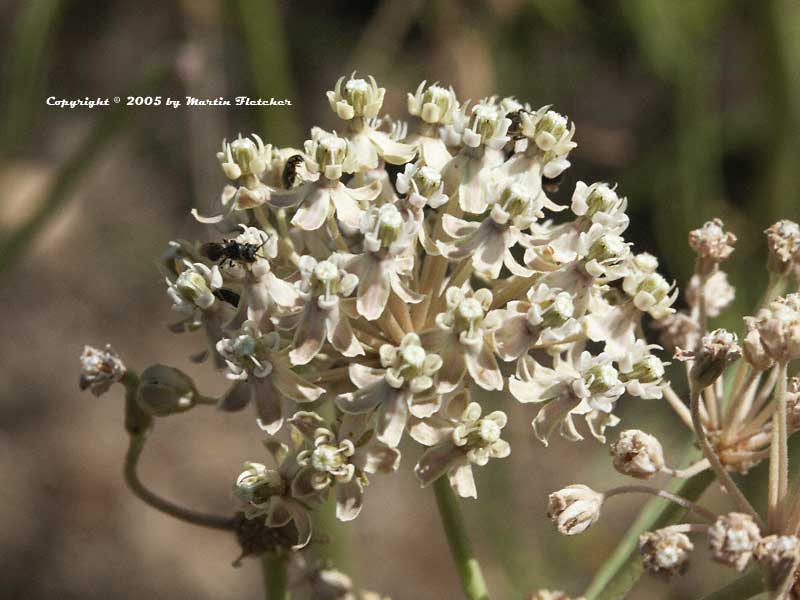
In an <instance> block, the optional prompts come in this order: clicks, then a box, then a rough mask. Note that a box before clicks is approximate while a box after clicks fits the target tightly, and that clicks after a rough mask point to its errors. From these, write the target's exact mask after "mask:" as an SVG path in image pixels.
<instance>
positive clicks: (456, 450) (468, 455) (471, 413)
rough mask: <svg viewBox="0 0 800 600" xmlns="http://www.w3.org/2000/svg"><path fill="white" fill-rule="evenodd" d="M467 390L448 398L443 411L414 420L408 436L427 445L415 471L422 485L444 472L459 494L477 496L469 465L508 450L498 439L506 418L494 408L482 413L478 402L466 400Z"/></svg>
mask: <svg viewBox="0 0 800 600" xmlns="http://www.w3.org/2000/svg"><path fill="white" fill-rule="evenodd" d="M468 400H469V395H468V394H467V393H463V394H460V395H458V396H456V398H454V399H453V400H451V401H450V402H449V403H448V405H447V409H446V411H444V414H437V415H434V416H431V417H429V418H427V419H423V420H418V421H416V422H415V423H414V424H413V425H412V426H411V427H410V429H409V432H410V434H411V437H413V438H414V439H415V440H416V441H418V442H419V443H420V444H423V445H425V446H429V448H428V449H427V450H426V451H425V453H424V454H423V455H422V456H421V457H420V459H419V462H418V463H417V466H416V467H415V468H414V473H415V474H416V476H417V479H418V480H419V482H420V483H421V484H422V485H423V486H425V485H428V484H430V483H433V482H434V481H435V480H436V479H438V478H439V477H441V476H443V475H445V474H446V475H447V476H448V478H449V480H450V485H451V486H453V489H454V490H455V491H456V492H457V493H458V495H459V496H461V497H462V498H477V497H478V493H477V491H476V489H475V479H474V477H473V474H472V466H473V465H477V466H481V467H482V466H484V465H486V464H487V463H488V462H489V459H490V458H505V457H507V456H508V455H509V454H511V447H510V446H509V444H508V442H506V441H505V440H503V439H500V436H501V434H502V429H503V427H505V426H506V422H507V421H508V418H507V417H506V414H505V413H504V412H502V411H499V410H496V411H494V412H492V413H490V414H488V415H486V416H481V412H482V411H481V406H480V404H478V403H477V402H468Z"/></svg>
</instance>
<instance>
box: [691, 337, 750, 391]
mask: <svg viewBox="0 0 800 600" xmlns="http://www.w3.org/2000/svg"><path fill="white" fill-rule="evenodd" d="M737 342H738V340H737V337H736V334H735V333H731V332H730V331H727V330H725V329H715V330H714V331H712V332H711V333H709V334H707V335H704V336H703V338H702V340H701V341H700V348H699V350H697V351H696V352H692V351H691V350H681V349H678V351H677V352H676V353H675V358H677V359H678V360H680V361H687V360H694V365H692V370H691V371H690V373H689V376H690V377H691V379H692V381H693V382H694V383H695V384H696V385H697V386H698V389H703V388H706V387H708V386H709V385H711V384H712V383H714V381H716V379H717V378H718V377H719V376H720V375H722V372H723V371H724V370H725V369H726V367H727V366H728V365H729V364H731V363H732V362H735V361H736V360H738V359H739V358H740V357H741V356H742V349H741V348H740V347H739V344H738V343H737Z"/></svg>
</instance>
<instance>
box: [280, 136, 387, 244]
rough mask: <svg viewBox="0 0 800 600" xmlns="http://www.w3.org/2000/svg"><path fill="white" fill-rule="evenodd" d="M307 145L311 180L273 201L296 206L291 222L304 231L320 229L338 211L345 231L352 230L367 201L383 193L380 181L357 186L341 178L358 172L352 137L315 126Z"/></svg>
mask: <svg viewBox="0 0 800 600" xmlns="http://www.w3.org/2000/svg"><path fill="white" fill-rule="evenodd" d="M304 148H305V165H306V168H307V169H308V172H309V173H310V175H309V181H308V182H306V183H305V184H304V185H303V186H301V187H300V188H299V190H298V191H297V193H296V194H293V195H288V196H276V197H273V198H272V201H271V205H272V206H274V207H276V208H288V207H291V206H297V207H298V208H297V212H295V214H294V216H293V217H292V224H294V225H296V226H297V227H299V228H300V229H303V230H305V231H315V230H317V229H319V228H320V227H322V225H323V224H324V223H325V220H326V219H327V218H328V217H329V216H330V215H332V214H335V215H336V219H337V220H338V222H339V225H340V226H341V227H342V228H343V230H344V231H345V233H353V232H354V231H356V229H357V228H358V224H359V222H360V221H361V217H362V215H363V214H364V210H365V209H366V207H367V205H368V203H369V202H372V201H373V200H375V198H377V197H378V195H379V194H380V193H381V183H380V181H373V182H372V183H370V184H369V185H365V186H362V187H357V188H350V187H347V186H345V185H344V184H343V183H342V182H341V181H340V178H341V177H342V175H343V174H345V173H353V172H355V171H356V169H357V167H358V165H357V164H356V163H355V162H354V160H355V159H354V157H353V155H352V151H351V144H350V141H349V140H347V139H346V138H343V137H339V136H338V135H336V133H328V132H326V131H324V130H323V129H320V128H318V127H315V128H314V129H313V130H312V132H311V139H310V140H307V141H306V142H305V145H304Z"/></svg>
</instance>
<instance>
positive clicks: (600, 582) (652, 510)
mask: <svg viewBox="0 0 800 600" xmlns="http://www.w3.org/2000/svg"><path fill="white" fill-rule="evenodd" d="M690 458H691V459H692V461H693V460H696V459H697V452H696V451H692V453H691V457H690ZM713 481H714V473H713V471H710V470H708V471H703V472H702V473H698V474H697V475H695V476H694V477H692V478H690V479H684V480H674V481H673V482H672V483H671V484H670V486H669V491H670V492H672V493H673V494H675V495H678V496H681V497H683V498H685V499H686V500H689V501H692V502H694V501H696V500H698V499H699V498H700V496H702V495H703V492H705V491H706V489H707V488H708V487H709V486H710V485H711V483H712V482H713ZM685 514H686V509H685V508H683V507H681V506H677V505H675V504H673V503H671V502H667V501H666V500H664V499H661V498H656V499H653V500H651V501H650V502H649V503H648V504H647V505H646V506H645V508H644V510H642V512H641V514H640V515H639V517H638V518H637V519H636V521H635V522H634V523H633V525H632V526H631V528H630V529H629V530H628V532H627V533H626V534H625V537H624V538H623V539H622V541H621V542H620V543H619V544H618V545H617V547H616V549H615V550H614V552H613V553H612V554H611V556H610V557H609V558H608V559H607V560H606V562H605V563H603V566H602V567H600V569H599V570H598V571H597V573H596V574H595V577H594V579H593V580H592V582H591V584H590V585H589V587H588V589H587V590H586V593H585V594H584V596H585V597H586V600H616V599H619V598H624V597H625V595H626V594H627V593H628V592H629V591H630V590H631V588H633V586H634V584H635V583H636V582H637V581H638V580H639V577H640V576H641V574H642V571H643V569H642V561H641V558H640V557H639V552H638V545H639V536H640V535H641V534H642V533H644V532H645V531H651V530H653V529H659V528H661V527H666V526H667V525H673V524H675V523H678V522H680V520H681V519H682V518H683V516H684V515H685Z"/></svg>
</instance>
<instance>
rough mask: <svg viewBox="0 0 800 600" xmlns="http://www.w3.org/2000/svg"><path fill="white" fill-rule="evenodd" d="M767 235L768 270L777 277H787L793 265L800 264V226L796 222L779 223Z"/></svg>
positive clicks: (767, 231)
mask: <svg viewBox="0 0 800 600" xmlns="http://www.w3.org/2000/svg"><path fill="white" fill-rule="evenodd" d="M764 233H766V234H767V248H768V250H769V256H768V257H767V268H768V269H769V270H770V272H772V273H775V274H777V275H786V274H787V273H788V272H789V270H790V269H791V267H792V263H800V226H798V224H797V223H795V222H794V221H787V220H783V221H778V222H777V223H775V224H774V225H773V226H772V227H770V228H769V229H767V230H766V231H765V232H764Z"/></svg>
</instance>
